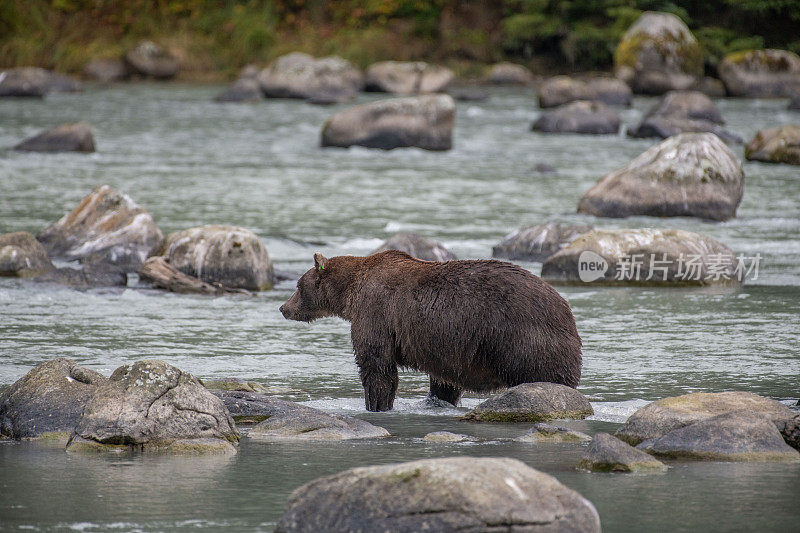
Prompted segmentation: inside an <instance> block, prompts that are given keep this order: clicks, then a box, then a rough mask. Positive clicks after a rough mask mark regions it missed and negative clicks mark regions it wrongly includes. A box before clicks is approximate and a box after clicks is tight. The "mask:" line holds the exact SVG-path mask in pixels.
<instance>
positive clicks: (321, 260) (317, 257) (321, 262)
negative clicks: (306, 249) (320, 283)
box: [314, 252, 328, 272]
mask: <svg viewBox="0 0 800 533" xmlns="http://www.w3.org/2000/svg"><path fill="white" fill-rule="evenodd" d="M327 264H328V260H327V259H326V258H325V256H324V255H322V254H321V253H319V252H317V253H315V254H314V268H316V269H317V272H322V271H323V270H325V265H327Z"/></svg>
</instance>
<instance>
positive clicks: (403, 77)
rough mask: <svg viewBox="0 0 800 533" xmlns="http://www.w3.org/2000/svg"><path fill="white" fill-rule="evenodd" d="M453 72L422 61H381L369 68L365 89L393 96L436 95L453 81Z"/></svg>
mask: <svg viewBox="0 0 800 533" xmlns="http://www.w3.org/2000/svg"><path fill="white" fill-rule="evenodd" d="M453 77H454V74H453V71H452V70H450V69H449V68H446V67H441V66H439V65H431V64H428V63H425V62H422V61H416V62H405V61H381V62H380V63H374V64H372V65H370V66H369V68H368V69H367V73H366V79H365V83H364V85H365V87H364V88H365V89H366V90H367V91H377V92H385V93H394V94H403V95H405V94H423V93H437V92H441V91H443V90H444V88H445V87H447V84H449V83H450V82H451V81H452V80H453Z"/></svg>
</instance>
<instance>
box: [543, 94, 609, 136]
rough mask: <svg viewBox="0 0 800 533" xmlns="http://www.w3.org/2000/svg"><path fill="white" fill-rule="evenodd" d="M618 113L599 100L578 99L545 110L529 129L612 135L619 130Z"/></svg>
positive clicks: (544, 131) (548, 131) (546, 131)
mask: <svg viewBox="0 0 800 533" xmlns="http://www.w3.org/2000/svg"><path fill="white" fill-rule="evenodd" d="M621 124H622V119H621V118H620V116H619V114H618V113H617V112H616V111H614V110H613V109H611V108H610V107H608V106H607V105H605V104H602V103H600V102H589V101H587V100H579V101H577V102H571V103H569V104H564V105H562V106H559V107H557V108H555V109H553V110H550V111H546V112H545V113H543V114H542V115H541V116H540V117H539V118H537V119H536V120H535V121H534V123H533V125H532V126H531V130H533V131H540V132H543V133H582V134H589V135H613V134H616V133H617V132H619V127H620V125H621Z"/></svg>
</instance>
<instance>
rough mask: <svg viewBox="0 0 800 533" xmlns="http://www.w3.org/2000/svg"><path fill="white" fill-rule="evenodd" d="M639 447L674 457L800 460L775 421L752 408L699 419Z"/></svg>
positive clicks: (714, 459)
mask: <svg viewBox="0 0 800 533" xmlns="http://www.w3.org/2000/svg"><path fill="white" fill-rule="evenodd" d="M637 448H638V449H641V450H644V451H646V452H647V453H650V454H653V455H656V456H658V457H669V458H673V459H700V460H707V461H786V462H800V453H798V451H797V450H794V449H792V448H791V447H790V446H789V445H787V444H786V442H784V440H783V437H782V436H781V434H780V432H779V431H778V429H777V428H776V427H775V424H773V423H772V422H771V421H770V420H768V419H766V418H764V417H763V416H762V415H760V414H758V413H752V412H749V411H735V412H731V413H724V414H721V415H717V416H714V417H712V418H707V419H705V420H700V421H699V422H695V423H694V424H690V425H688V426H684V427H681V428H678V429H673V430H672V431H670V432H669V433H666V434H665V435H662V436H661V437H658V438H655V439H650V440H646V441H644V442H642V443H641V444H639V445H638V446H637Z"/></svg>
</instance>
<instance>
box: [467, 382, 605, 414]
mask: <svg viewBox="0 0 800 533" xmlns="http://www.w3.org/2000/svg"><path fill="white" fill-rule="evenodd" d="M591 414H594V410H593V409H592V406H591V404H590V403H589V400H587V399H586V396H584V395H583V394H581V393H580V392H578V391H577V390H575V389H573V388H572V387H567V386H566V385H559V384H558V383H545V382H539V383H523V384H521V385H517V386H515V387H511V388H509V389H506V390H505V391H503V392H501V393H500V394H498V395H496V396H492V397H491V398H489V399H488V400H485V401H483V402H481V403H480V404H479V405H478V406H476V407H475V408H474V409H472V410H471V411H470V412H468V413H467V414H466V415H464V416H463V417H462V420H471V421H479V422H546V421H548V420H557V419H582V418H586V417H587V416H589V415H591Z"/></svg>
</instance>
